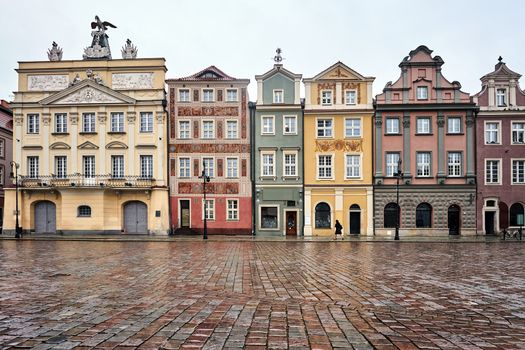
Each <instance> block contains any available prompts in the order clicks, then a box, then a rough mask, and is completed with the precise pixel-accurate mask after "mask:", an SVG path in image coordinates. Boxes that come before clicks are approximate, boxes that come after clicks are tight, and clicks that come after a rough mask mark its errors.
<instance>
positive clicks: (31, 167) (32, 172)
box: [27, 156, 39, 179]
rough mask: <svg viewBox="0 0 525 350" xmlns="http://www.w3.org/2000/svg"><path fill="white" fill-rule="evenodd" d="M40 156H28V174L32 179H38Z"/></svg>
mask: <svg viewBox="0 0 525 350" xmlns="http://www.w3.org/2000/svg"><path fill="white" fill-rule="evenodd" d="M38 163H39V157H38V156H28V157H27V176H28V177H29V178H31V179H38V176H39V174H38V172H39V164H38Z"/></svg>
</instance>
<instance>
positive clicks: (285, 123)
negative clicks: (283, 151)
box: [283, 115, 297, 135]
mask: <svg viewBox="0 0 525 350" xmlns="http://www.w3.org/2000/svg"><path fill="white" fill-rule="evenodd" d="M287 120H293V127H294V128H293V130H290V129H289V125H288V124H287ZM287 128H288V131H287ZM283 135H297V116H296V115H283Z"/></svg>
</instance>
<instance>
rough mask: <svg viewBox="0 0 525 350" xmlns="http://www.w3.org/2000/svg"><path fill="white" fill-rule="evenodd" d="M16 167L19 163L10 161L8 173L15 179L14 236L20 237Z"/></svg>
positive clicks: (18, 166)
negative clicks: (9, 171)
mask: <svg viewBox="0 0 525 350" xmlns="http://www.w3.org/2000/svg"><path fill="white" fill-rule="evenodd" d="M18 168H20V164H18V163H16V162H15V161H11V173H10V174H9V175H10V177H11V178H12V179H15V211H16V215H15V216H16V223H15V237H16V238H20V237H21V236H22V227H21V226H20V224H19V222H18V215H19V211H18Z"/></svg>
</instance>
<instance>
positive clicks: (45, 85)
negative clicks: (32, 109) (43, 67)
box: [27, 75, 69, 91]
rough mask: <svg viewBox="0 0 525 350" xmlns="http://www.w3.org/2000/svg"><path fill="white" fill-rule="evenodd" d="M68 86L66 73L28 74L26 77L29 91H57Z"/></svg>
mask: <svg viewBox="0 0 525 350" xmlns="http://www.w3.org/2000/svg"><path fill="white" fill-rule="evenodd" d="M68 86H69V79H68V76H67V75H30V76H28V77H27V89H28V90H29V91H58V90H63V89H65V88H67V87H68Z"/></svg>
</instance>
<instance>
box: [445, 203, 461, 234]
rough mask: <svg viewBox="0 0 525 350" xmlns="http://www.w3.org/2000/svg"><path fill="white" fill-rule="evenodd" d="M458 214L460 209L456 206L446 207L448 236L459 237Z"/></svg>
mask: <svg viewBox="0 0 525 350" xmlns="http://www.w3.org/2000/svg"><path fill="white" fill-rule="evenodd" d="M460 212H461V209H460V208H459V206H458V205H456V204H453V205H451V206H450V207H448V234H449V235H459V227H460V215H459V214H460Z"/></svg>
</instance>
